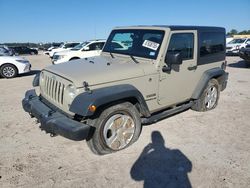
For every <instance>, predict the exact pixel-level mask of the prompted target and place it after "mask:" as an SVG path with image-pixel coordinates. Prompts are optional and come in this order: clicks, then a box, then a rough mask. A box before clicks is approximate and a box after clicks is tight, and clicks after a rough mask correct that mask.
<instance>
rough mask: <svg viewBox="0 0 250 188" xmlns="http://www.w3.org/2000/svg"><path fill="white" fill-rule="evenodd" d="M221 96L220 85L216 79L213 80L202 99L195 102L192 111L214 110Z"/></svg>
mask: <svg viewBox="0 0 250 188" xmlns="http://www.w3.org/2000/svg"><path fill="white" fill-rule="evenodd" d="M219 96H220V87H219V83H218V81H217V80H216V79H211V80H210V81H209V82H208V85H207V87H206V88H205V90H204V91H203V93H202V95H201V96H200V98H199V99H197V100H196V101H195V104H194V105H193V106H192V109H193V110H195V111H200V112H204V111H208V110H212V109H214V108H215V107H216V106H217V104H218V100H219Z"/></svg>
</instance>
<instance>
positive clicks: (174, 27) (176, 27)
mask: <svg viewBox="0 0 250 188" xmlns="http://www.w3.org/2000/svg"><path fill="white" fill-rule="evenodd" d="M132 27H158V28H170V29H171V30H172V31H174V30H198V31H218V32H225V31H226V30H225V28H223V27H215V26H189V25H187V26H184V25H136V26H132Z"/></svg>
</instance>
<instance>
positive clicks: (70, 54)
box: [52, 40, 105, 64]
mask: <svg viewBox="0 0 250 188" xmlns="http://www.w3.org/2000/svg"><path fill="white" fill-rule="evenodd" d="M104 44H105V40H92V41H86V42H83V43H81V44H78V45H77V46H75V47H74V48H72V49H71V50H67V51H62V52H56V53H55V54H54V56H53V58H52V63H53V64H59V63H64V62H67V61H71V60H76V59H81V58H87V57H93V56H98V55H100V53H101V51H102V48H103V46H104Z"/></svg>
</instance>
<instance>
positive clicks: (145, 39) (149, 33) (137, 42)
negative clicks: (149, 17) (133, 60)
mask: <svg viewBox="0 0 250 188" xmlns="http://www.w3.org/2000/svg"><path fill="white" fill-rule="evenodd" d="M163 37H164V31H160V30H146V29H126V30H124V29H121V30H113V31H112V32H111V34H110V36H109V38H108V41H107V42H106V45H105V47H104V49H103V51H104V52H111V53H118V54H125V55H132V56H138V57H144V58H149V59H156V58H157V55H158V53H159V50H160V46H161V43H162V39H163Z"/></svg>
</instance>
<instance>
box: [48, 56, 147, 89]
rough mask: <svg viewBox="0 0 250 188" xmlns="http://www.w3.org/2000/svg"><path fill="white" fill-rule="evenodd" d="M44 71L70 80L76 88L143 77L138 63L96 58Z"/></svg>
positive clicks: (103, 57) (67, 63) (54, 66)
mask: <svg viewBox="0 0 250 188" xmlns="http://www.w3.org/2000/svg"><path fill="white" fill-rule="evenodd" d="M45 70H47V71H49V72H52V73H55V74H57V75H59V76H61V77H64V78H66V79H68V80H71V81H72V82H73V83H74V84H75V86H76V87H83V82H84V81H86V82H87V83H88V84H89V86H94V85H98V84H103V83H109V82H114V81H120V80H125V79H131V78H136V77H140V76H143V75H144V71H143V69H142V68H141V66H140V63H138V64H136V63H135V62H133V61H132V60H131V59H123V58H117V57H116V58H109V57H105V56H96V57H91V58H87V59H79V60H73V61H69V62H66V63H62V64H57V65H52V66H50V67H47V68H46V69H45Z"/></svg>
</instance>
